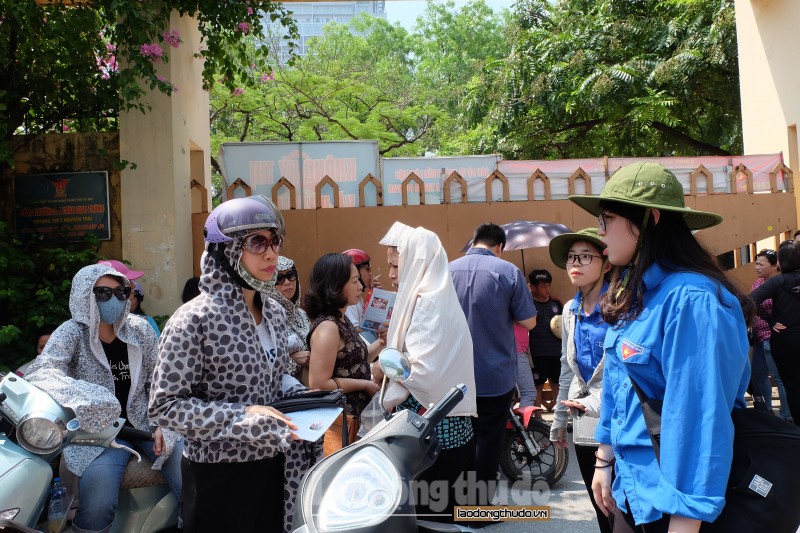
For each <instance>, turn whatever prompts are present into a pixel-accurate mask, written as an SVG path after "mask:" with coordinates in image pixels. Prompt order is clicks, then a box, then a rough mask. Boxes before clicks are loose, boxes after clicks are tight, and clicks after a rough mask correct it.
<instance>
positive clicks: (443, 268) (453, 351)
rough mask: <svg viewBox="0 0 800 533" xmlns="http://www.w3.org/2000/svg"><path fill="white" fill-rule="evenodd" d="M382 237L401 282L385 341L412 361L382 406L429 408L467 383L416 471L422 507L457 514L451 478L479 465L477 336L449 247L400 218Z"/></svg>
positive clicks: (423, 510)
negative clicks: (434, 448)
mask: <svg viewBox="0 0 800 533" xmlns="http://www.w3.org/2000/svg"><path fill="white" fill-rule="evenodd" d="M380 244H383V245H385V246H388V247H389V248H388V249H387V259H388V262H389V278H391V280H392V283H393V284H395V285H398V291H397V298H396V300H395V306H394V309H393V311H392V318H391V322H390V324H389V332H388V337H387V342H386V345H387V347H390V348H397V349H398V350H401V351H402V352H404V353H405V354H406V355H407V356H408V358H409V360H410V362H411V375H410V376H409V378H408V379H406V380H405V381H403V382H402V383H398V382H392V383H391V384H390V385H389V387H388V388H387V391H386V398H385V402H384V405H385V406H386V407H387V408H392V407H396V408H397V409H412V410H414V411H417V412H424V410H425V409H426V408H427V407H429V406H430V404H431V403H434V402H436V401H437V400H439V399H440V398H441V397H442V396H443V395H444V394H445V393H446V392H447V391H448V390H450V388H451V387H453V386H454V385H458V384H459V383H464V384H465V385H466V386H467V394H466V396H465V397H464V399H463V400H462V401H461V402H460V403H459V404H458V405H456V406H455V408H454V409H453V410H452V411H451V412H450V414H449V415H448V417H447V418H445V419H444V420H443V421H442V422H441V423H439V424H438V425H437V426H436V432H437V435H438V437H439V441H440V442H441V443H442V451H441V453H440V454H439V457H438V458H437V459H436V462H435V463H434V464H433V465H432V466H431V467H430V468H429V469H428V470H426V471H425V472H423V473H422V474H421V475H420V476H419V478H418V479H419V480H420V481H426V482H428V483H429V486H430V487H431V490H430V492H429V494H428V496H429V501H428V503H427V505H419V504H418V505H417V513H418V514H421V513H425V514H439V513H442V514H441V516H440V518H441V519H443V520H444V521H451V520H452V517H453V512H452V507H453V505H455V504H457V503H458V504H466V503H468V502H457V501H455V491H454V488H453V485H454V483H455V482H456V481H457V480H458V479H459V477H460V476H461V475H462V474H464V473H465V472H466V471H468V470H472V469H474V462H475V434H474V432H473V428H472V417H473V416H477V408H476V403H475V374H474V367H473V364H472V337H471V336H470V332H469V327H468V326H467V320H466V318H465V317H464V311H463V310H462V309H461V305H460V304H459V302H458V297H457V296H456V291H455V287H454V286H453V280H452V278H451V277H450V268H449V262H448V259H447V253H445V251H444V248H443V247H442V243H441V242H440V241H439V238H438V237H437V236H436V234H435V233H433V232H431V231H429V230H427V229H425V228H422V227H420V228H411V227H409V226H406V225H405V224H402V223H400V222H395V223H394V225H393V226H392V228H391V229H390V230H389V232H388V233H387V234H386V235H385V236H384V237H383V239H381V241H380ZM443 482H446V483H447V485H448V487H447V489H448V490H447V492H446V494H447V495H448V499H447V501H443V498H442V496H443V492H444V490H443V489H444V487H443V486H442V483H443ZM433 483H438V485H439V486H438V487H437V486H436V485H433ZM437 491H438V492H437ZM434 496H436V497H434ZM433 519H436V517H433Z"/></svg>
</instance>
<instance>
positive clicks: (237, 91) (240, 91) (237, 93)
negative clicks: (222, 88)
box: [233, 87, 244, 96]
mask: <svg viewBox="0 0 800 533" xmlns="http://www.w3.org/2000/svg"><path fill="white" fill-rule="evenodd" d="M243 94H244V89H242V88H241V87H237V88H235V89H234V90H233V96H242V95H243Z"/></svg>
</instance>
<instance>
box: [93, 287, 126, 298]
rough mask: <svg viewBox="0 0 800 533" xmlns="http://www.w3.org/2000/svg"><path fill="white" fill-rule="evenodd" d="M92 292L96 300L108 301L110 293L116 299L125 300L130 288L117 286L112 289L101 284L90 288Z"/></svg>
mask: <svg viewBox="0 0 800 533" xmlns="http://www.w3.org/2000/svg"><path fill="white" fill-rule="evenodd" d="M92 292H93V293H94V297H95V298H97V301H98V302H107V301H109V300H110V299H111V295H112V294H113V295H114V296H116V297H117V300H127V299H128V296H130V295H131V288H130V287H122V286H119V287H114V288H113V289H112V288H111V287H105V286H101V287H95V288H94V289H92Z"/></svg>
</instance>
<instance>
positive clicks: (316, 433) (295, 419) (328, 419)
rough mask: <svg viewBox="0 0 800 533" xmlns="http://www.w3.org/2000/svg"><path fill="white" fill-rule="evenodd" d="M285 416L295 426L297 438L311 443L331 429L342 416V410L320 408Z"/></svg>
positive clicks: (337, 408)
mask: <svg viewBox="0 0 800 533" xmlns="http://www.w3.org/2000/svg"><path fill="white" fill-rule="evenodd" d="M285 416H287V417H289V418H291V419H292V423H293V424H295V425H296V426H297V431H295V433H297V436H298V437H300V438H301V439H303V440H308V441H312V442H313V441H316V440H318V439H319V438H320V437H321V436H322V435H323V434H324V433H325V432H326V431H327V430H328V428H329V427H331V425H332V424H333V422H334V421H335V420H336V418H337V417H339V416H342V408H341V407H320V408H317V409H306V410H305V411H295V412H293V413H286V414H285Z"/></svg>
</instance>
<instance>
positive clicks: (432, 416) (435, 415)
mask: <svg viewBox="0 0 800 533" xmlns="http://www.w3.org/2000/svg"><path fill="white" fill-rule="evenodd" d="M466 393H467V386H466V385H464V384H463V383H460V384H458V385H456V386H455V387H453V388H452V389H450V390H449V391H448V392H447V393H446V394H445V395H444V396H442V398H441V399H440V400H439V401H438V402H436V404H435V405H434V406H433V407H431V408H430V409H428V410H427V411H426V412H425V414H424V415H422V416H423V417H424V418H426V419H427V420H428V421H430V423H431V424H432V425H434V426H435V425H436V424H438V423H439V422H441V421H442V420H443V419H444V417H446V416H447V414H448V413H449V412H450V411H452V410H453V408H454V407H455V406H456V405H457V404H458V402H460V401H461V400H463V399H464V395H465V394H466Z"/></svg>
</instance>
